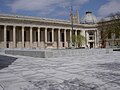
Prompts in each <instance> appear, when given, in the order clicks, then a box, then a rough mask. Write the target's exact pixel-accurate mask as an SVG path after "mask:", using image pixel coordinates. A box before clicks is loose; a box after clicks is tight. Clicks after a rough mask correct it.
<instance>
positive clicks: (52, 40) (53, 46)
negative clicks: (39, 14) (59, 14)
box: [52, 28, 54, 47]
mask: <svg viewBox="0 0 120 90" xmlns="http://www.w3.org/2000/svg"><path fill="white" fill-rule="evenodd" d="M52 46H53V47H54V29H53V28H52Z"/></svg>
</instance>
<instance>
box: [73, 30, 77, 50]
mask: <svg viewBox="0 0 120 90" xmlns="http://www.w3.org/2000/svg"><path fill="white" fill-rule="evenodd" d="M75 37H76V41H77V30H75ZM76 41H75V42H74V43H75V47H76V48H77V42H76Z"/></svg>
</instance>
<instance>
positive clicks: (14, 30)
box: [13, 26, 16, 48]
mask: <svg viewBox="0 0 120 90" xmlns="http://www.w3.org/2000/svg"><path fill="white" fill-rule="evenodd" d="M15 28H16V26H13V48H16V29H15Z"/></svg>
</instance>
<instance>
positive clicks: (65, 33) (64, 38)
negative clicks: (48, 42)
mask: <svg viewBox="0 0 120 90" xmlns="http://www.w3.org/2000/svg"><path fill="white" fill-rule="evenodd" d="M64 47H65V48H66V30H64Z"/></svg>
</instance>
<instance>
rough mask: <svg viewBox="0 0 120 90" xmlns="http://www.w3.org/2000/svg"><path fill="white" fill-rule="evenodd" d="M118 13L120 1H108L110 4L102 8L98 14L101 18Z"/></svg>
mask: <svg viewBox="0 0 120 90" xmlns="http://www.w3.org/2000/svg"><path fill="white" fill-rule="evenodd" d="M118 11H120V0H108V3H106V4H104V5H102V6H101V7H100V9H99V10H98V13H99V15H100V16H102V17H105V16H107V15H109V14H111V13H116V12H118Z"/></svg>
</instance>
